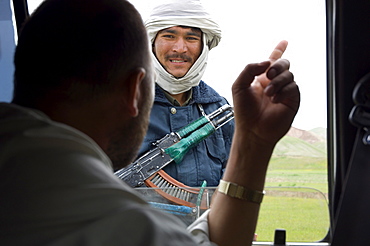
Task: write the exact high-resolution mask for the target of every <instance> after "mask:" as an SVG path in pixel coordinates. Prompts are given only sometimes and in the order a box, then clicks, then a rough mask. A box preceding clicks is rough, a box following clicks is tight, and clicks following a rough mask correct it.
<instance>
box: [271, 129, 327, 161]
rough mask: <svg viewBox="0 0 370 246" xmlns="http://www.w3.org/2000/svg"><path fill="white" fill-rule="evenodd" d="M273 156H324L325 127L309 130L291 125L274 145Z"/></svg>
mask: <svg viewBox="0 0 370 246" xmlns="http://www.w3.org/2000/svg"><path fill="white" fill-rule="evenodd" d="M273 155H274V156H309V157H324V158H325V157H326V129H325V128H315V129H313V130H310V131H305V130H301V129H298V128H294V127H292V128H291V129H290V130H289V132H288V133H287V134H286V135H285V136H284V137H283V138H282V139H281V140H280V141H279V143H278V144H277V145H276V147H275V150H274V153H273Z"/></svg>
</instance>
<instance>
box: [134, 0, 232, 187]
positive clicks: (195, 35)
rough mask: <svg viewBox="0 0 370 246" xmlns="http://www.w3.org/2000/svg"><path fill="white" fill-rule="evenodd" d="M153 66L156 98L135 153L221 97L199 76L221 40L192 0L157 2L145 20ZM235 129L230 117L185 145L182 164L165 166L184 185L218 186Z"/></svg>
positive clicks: (219, 103) (213, 106) (212, 106)
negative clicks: (188, 146)
mask: <svg viewBox="0 0 370 246" xmlns="http://www.w3.org/2000/svg"><path fill="white" fill-rule="evenodd" d="M145 26H146V28H147V31H148V35H149V39H150V42H151V44H152V50H153V53H152V58H153V63H154V67H155V71H156V75H157V78H156V89H155V99H154V105H153V108H152V112H151V116H150V124H149V128H148V132H147V135H146V137H145V140H144V142H143V145H142V147H141V150H140V154H143V153H145V152H146V151H148V150H149V149H150V148H152V143H153V142H155V141H156V140H158V139H160V138H162V137H163V136H164V135H166V134H167V133H169V132H176V131H178V130H179V129H180V128H182V127H184V126H185V125H187V124H189V123H191V122H193V121H195V120H197V119H198V118H199V117H201V116H202V115H204V114H209V113H211V112H213V111H214V110H216V109H218V108H219V107H221V106H222V105H224V104H228V102H227V101H226V99H225V98H224V97H222V96H220V95H219V94H218V93H217V92H216V91H215V90H214V89H212V88H211V87H210V86H209V85H207V84H206V83H205V82H204V81H202V80H201V79H202V76H203V74H204V71H205V69H206V66H207V60H208V52H209V51H210V50H211V49H212V48H214V47H216V46H217V45H218V43H219V42H220V39H221V30H220V27H219V26H218V24H217V23H216V22H214V21H213V20H212V18H211V17H210V15H209V14H208V13H207V12H206V10H205V9H204V8H203V6H202V5H201V3H200V2H199V1H196V0H192V1H179V0H175V1H172V2H169V3H165V4H162V5H159V6H157V7H156V8H154V9H153V11H152V14H151V16H150V17H149V19H148V20H147V21H146V22H145ZM233 131H234V122H233V121H231V122H229V123H227V124H225V125H224V126H223V127H222V128H219V129H218V130H217V131H216V132H215V133H214V134H213V135H211V136H210V137H208V138H207V139H205V141H202V142H201V143H199V144H198V145H197V146H196V147H194V148H193V149H192V150H190V151H189V152H188V153H187V155H186V156H185V157H184V159H183V160H182V161H181V163H178V164H175V163H171V164H169V165H168V166H166V167H165V168H164V170H165V171H166V172H167V173H168V174H169V175H170V176H172V177H173V178H175V179H176V180H178V181H180V182H182V183H184V184H185V185H188V186H200V185H201V184H202V183H203V181H204V180H205V181H207V185H208V186H217V185H218V184H219V180H220V179H221V177H222V175H223V171H224V168H225V165H226V162H227V159H228V157H229V151H230V146H231V141H232V136H233Z"/></svg>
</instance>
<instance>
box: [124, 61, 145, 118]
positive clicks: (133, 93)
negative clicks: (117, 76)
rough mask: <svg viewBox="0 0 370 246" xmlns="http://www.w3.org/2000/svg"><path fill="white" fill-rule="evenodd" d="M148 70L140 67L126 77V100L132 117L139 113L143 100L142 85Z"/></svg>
mask: <svg viewBox="0 0 370 246" xmlns="http://www.w3.org/2000/svg"><path fill="white" fill-rule="evenodd" d="M145 74H146V71H145V69H144V68H142V67H139V68H136V69H134V70H133V71H131V73H130V74H129V76H128V77H127V79H126V83H125V84H126V90H125V91H126V94H125V101H126V105H127V109H128V112H129V114H130V116H131V117H136V116H138V115H139V102H140V100H141V91H140V85H141V82H142V81H143V79H144V77H145Z"/></svg>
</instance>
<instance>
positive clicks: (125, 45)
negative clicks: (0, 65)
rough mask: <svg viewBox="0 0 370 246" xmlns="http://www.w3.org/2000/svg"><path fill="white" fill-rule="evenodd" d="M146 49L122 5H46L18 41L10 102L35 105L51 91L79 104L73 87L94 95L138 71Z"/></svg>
mask: <svg viewBox="0 0 370 246" xmlns="http://www.w3.org/2000/svg"><path fill="white" fill-rule="evenodd" d="M146 47H147V39H146V34H145V29H143V24H142V22H141V18H140V15H139V14H138V12H137V11H136V10H135V9H134V7H133V6H132V5H131V4H129V3H128V2H126V1H114V0H47V1H45V2H44V3H42V4H41V5H40V6H39V8H38V9H36V11H35V12H34V13H33V14H32V15H31V17H30V18H29V19H28V21H26V23H25V25H24V27H23V28H22V30H21V34H20V36H19V40H18V45H17V48H16V53H15V60H14V63H15V91H14V101H15V102H17V103H19V104H24V105H25V106H34V105H32V104H35V103H36V104H37V101H38V100H40V98H43V96H45V95H46V94H47V93H50V91H53V90H54V89H58V91H59V92H61V91H63V89H64V92H65V95H64V96H66V97H67V96H68V97H70V99H73V98H75V99H79V97H81V94H82V92H81V91H79V92H78V93H79V94H78V95H74V93H75V92H76V91H72V90H69V88H70V86H73V85H74V84H75V85H77V84H86V85H88V87H89V88H90V89H91V92H92V94H94V93H95V96H98V95H99V93H104V92H107V91H109V89H110V88H112V85H113V84H114V82H115V79H116V78H117V76H118V74H120V73H122V72H128V71H130V70H131V69H133V68H135V67H137V66H143V60H144V59H145V58H146V57H145V56H146V51H147V50H146ZM60 96H61V97H62V96H63V95H60Z"/></svg>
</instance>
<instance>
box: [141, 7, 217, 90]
mask: <svg viewBox="0 0 370 246" xmlns="http://www.w3.org/2000/svg"><path fill="white" fill-rule="evenodd" d="M173 26H188V27H196V28H199V29H200V30H201V31H202V33H203V37H202V38H203V44H205V45H203V49H202V53H201V55H200V56H199V58H198V59H197V60H196V62H195V63H194V64H193V66H192V67H191V68H190V69H189V71H188V72H187V74H186V75H185V76H184V77H181V78H176V77H174V76H173V75H172V74H169V73H168V72H167V71H166V70H165V69H164V68H163V67H162V65H161V64H160V63H159V61H158V60H157V58H156V57H155V56H154V54H153V53H152V56H153V58H154V59H153V60H154V67H155V70H156V73H157V80H156V82H157V83H158V84H159V86H161V87H162V88H163V89H164V90H166V91H168V92H169V93H171V94H179V93H182V92H185V91H188V90H189V89H190V88H191V87H193V86H197V85H198V84H199V82H200V80H201V78H202V76H203V74H204V71H205V68H206V66H207V60H208V52H209V50H211V49H212V48H214V47H216V46H217V45H218V43H219V42H220V40H221V29H220V27H219V25H218V24H217V23H216V22H215V21H214V20H213V19H212V18H211V16H210V15H209V13H208V12H207V11H206V10H205V9H204V7H203V6H202V4H201V3H200V1H199V0H190V1H184V0H173V1H171V2H167V3H164V4H162V5H159V6H157V7H155V8H154V9H153V11H152V13H151V15H150V17H149V19H148V20H147V21H146V22H145V27H146V29H147V32H148V35H149V39H150V42H151V43H153V42H154V40H155V38H156V36H157V33H158V32H159V31H160V30H163V29H166V28H169V27H173Z"/></svg>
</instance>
